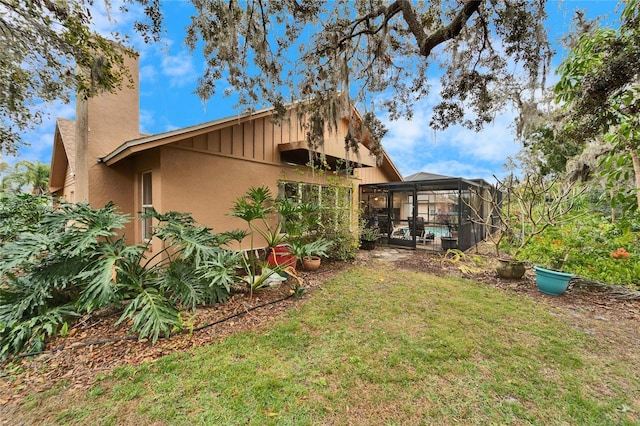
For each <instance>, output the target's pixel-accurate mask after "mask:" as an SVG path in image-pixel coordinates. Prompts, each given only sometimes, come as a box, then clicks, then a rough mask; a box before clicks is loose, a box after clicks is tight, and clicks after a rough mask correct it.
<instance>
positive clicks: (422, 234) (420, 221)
mask: <svg viewBox="0 0 640 426" xmlns="http://www.w3.org/2000/svg"><path fill="white" fill-rule="evenodd" d="M407 221H408V222H409V231H410V232H411V236H412V237H413V235H414V226H413V218H412V217H407ZM415 236H416V240H418V241H422V244H427V240H433V239H434V237H435V236H434V235H433V233H432V232H426V231H425V229H424V218H423V217H420V216H418V218H417V220H416V226H415Z"/></svg>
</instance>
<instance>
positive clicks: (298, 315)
mask: <svg viewBox="0 0 640 426" xmlns="http://www.w3.org/2000/svg"><path fill="white" fill-rule="evenodd" d="M549 310H550V308H549V307H548V306H540V305H536V304H535V302H533V301H532V300H530V299H528V298H525V297H521V296H518V295H513V294H508V293H505V292H502V291H499V290H496V289H493V288H491V287H489V286H487V285H484V284H479V283H475V282H472V281H465V280H460V279H456V278H451V277H449V278H440V277H434V276H430V275H425V274H419V273H412V272H398V271H396V270H391V269H386V268H385V267H382V266H381V267H378V266H377V267H376V268H375V269H363V268H356V269H352V270H350V271H347V272H345V273H342V274H341V275H340V276H339V277H338V278H336V279H334V280H332V281H330V282H328V283H326V284H325V285H324V286H323V288H322V290H317V291H315V292H313V293H312V295H311V296H310V297H309V300H307V301H306V303H305V304H304V305H303V306H302V308H300V309H296V310H290V311H289V312H288V313H287V315H286V316H285V317H284V318H282V319H281V320H279V321H278V322H276V323H275V325H274V326H273V327H271V328H270V329H269V330H268V331H266V332H262V333H242V334H237V335H234V336H231V337H229V338H227V339H225V340H223V341H221V342H219V343H215V344H212V345H211V346H208V347H206V348H199V349H196V350H193V351H190V352H185V353H177V354H174V355H172V356H168V357H165V358H162V359H160V360H158V361H156V362H155V363H153V364H147V365H144V366H142V367H126V368H119V369H116V370H115V371H114V372H113V373H112V374H111V376H109V377H106V378H103V379H102V380H100V381H97V382H96V384H95V386H94V388H93V389H91V390H90V391H89V392H87V393H86V395H84V396H83V397H81V398H77V397H75V398H67V399H64V394H59V395H57V396H55V395H41V396H34V397H32V398H37V399H38V403H37V404H31V405H30V406H29V407H28V408H27V407H25V410H27V409H28V411H29V412H26V413H25V415H26V416H28V418H37V419H40V420H41V421H43V422H44V423H51V422H57V423H64V424H170V425H199V424H200V425H213V424H215V425H236V424H248V425H263V424H266V425H271V424H273V425H316V424H336V425H342V424H359V425H366V424H371V425H385V424H387V425H410V424H425V425H428V424H434V425H441V424H453V423H461V424H482V425H484V424H517V425H522V424H540V425H549V424H589V425H598V424H601V425H612V424H637V422H638V420H637V419H638V411H639V410H640V403H639V390H640V379H639V377H638V373H637V369H636V367H635V366H634V365H630V364H631V363H630V361H634V362H635V361H637V360H629V359H622V358H621V357H618V356H617V354H616V353H615V352H614V351H613V350H612V349H611V348H610V347H609V346H608V345H607V343H606V342H600V341H598V340H597V338H596V337H594V336H592V335H589V334H586V333H583V332H580V331H578V330H576V329H574V328H571V327H569V326H567V325H565V324H564V323H563V322H562V321H561V320H560V318H559V316H557V315H552V314H551V313H550V312H549Z"/></svg>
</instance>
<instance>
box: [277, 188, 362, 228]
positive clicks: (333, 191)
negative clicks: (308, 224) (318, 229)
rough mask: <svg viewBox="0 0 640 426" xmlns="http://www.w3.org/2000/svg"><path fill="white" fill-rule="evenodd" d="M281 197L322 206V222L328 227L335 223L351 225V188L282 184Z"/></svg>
mask: <svg viewBox="0 0 640 426" xmlns="http://www.w3.org/2000/svg"><path fill="white" fill-rule="evenodd" d="M280 195H281V196H283V197H284V198H289V199H292V200H294V201H297V202H302V203H311V204H315V205H317V206H320V211H321V220H322V222H323V223H324V224H325V226H327V225H328V222H333V224H334V225H337V224H339V223H347V224H348V223H350V221H351V188H349V187H343V186H330V185H319V184H311V183H302V182H280Z"/></svg>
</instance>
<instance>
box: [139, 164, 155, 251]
mask: <svg viewBox="0 0 640 426" xmlns="http://www.w3.org/2000/svg"><path fill="white" fill-rule="evenodd" d="M140 181H141V184H142V185H141V186H142V187H141V190H140V193H141V194H142V197H141V199H142V209H141V212H142V214H146V213H150V212H151V210H152V209H153V196H152V194H153V188H152V175H151V172H145V173H142V175H141V179H140ZM152 234H153V225H152V223H151V218H145V219H143V220H142V241H144V242H148V241H151V235H152Z"/></svg>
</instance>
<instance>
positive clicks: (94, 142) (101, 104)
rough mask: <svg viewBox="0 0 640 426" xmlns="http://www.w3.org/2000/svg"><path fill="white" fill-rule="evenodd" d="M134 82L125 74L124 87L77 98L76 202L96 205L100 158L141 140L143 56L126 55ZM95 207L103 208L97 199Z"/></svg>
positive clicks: (125, 62) (126, 62)
mask: <svg viewBox="0 0 640 426" xmlns="http://www.w3.org/2000/svg"><path fill="white" fill-rule="evenodd" d="M124 65H125V66H126V67H127V68H129V71H130V74H131V81H130V80H129V78H128V77H127V76H126V75H125V76H124V77H123V81H122V83H121V88H120V89H118V90H117V91H116V92H113V93H111V92H104V93H100V94H98V95H96V96H93V97H91V98H89V99H80V98H76V128H75V144H76V200H78V201H88V202H90V204H92V205H93V204H94V203H93V201H94V198H95V197H94V196H93V194H92V190H91V188H90V187H91V186H93V183H91V182H92V175H93V176H94V177H95V173H94V172H92V171H93V170H95V169H97V168H98V167H100V165H99V164H98V163H97V161H98V158H101V157H104V156H105V155H107V154H108V153H110V152H111V151H113V150H114V149H116V148H117V147H118V146H120V145H122V144H123V143H124V142H126V141H128V140H131V139H137V138H138V137H140V90H139V88H140V78H139V69H138V68H139V57H138V54H137V53H134V55H133V56H132V57H130V56H129V55H127V54H125V55H124ZM96 201H97V204H102V205H95V206H94V207H102V206H103V205H104V204H103V203H102V200H99V201H98V200H96Z"/></svg>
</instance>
